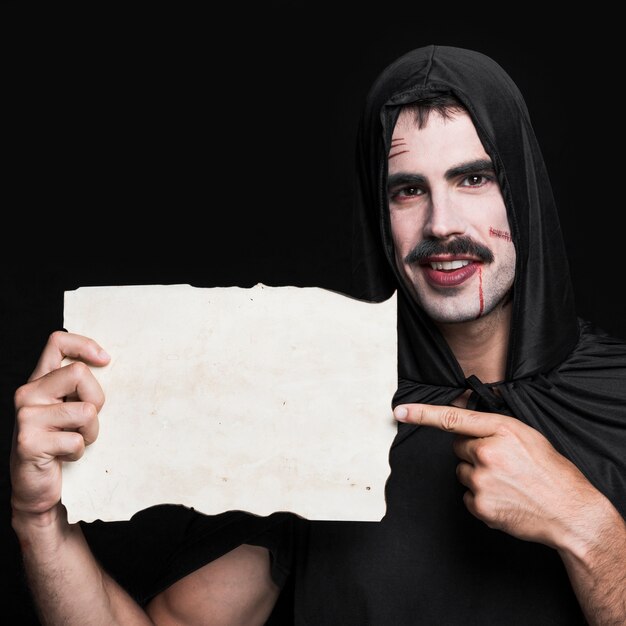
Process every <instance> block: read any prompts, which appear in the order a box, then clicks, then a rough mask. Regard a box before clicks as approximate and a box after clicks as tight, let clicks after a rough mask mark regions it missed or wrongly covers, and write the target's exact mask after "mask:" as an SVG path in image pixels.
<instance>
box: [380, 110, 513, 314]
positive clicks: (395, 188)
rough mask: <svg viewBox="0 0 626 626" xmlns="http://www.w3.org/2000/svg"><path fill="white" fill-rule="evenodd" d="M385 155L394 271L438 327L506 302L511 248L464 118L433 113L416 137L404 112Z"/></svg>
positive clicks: (494, 189) (498, 200)
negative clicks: (387, 154) (439, 324)
mask: <svg viewBox="0 0 626 626" xmlns="http://www.w3.org/2000/svg"><path fill="white" fill-rule="evenodd" d="M391 146H392V147H391V150H390V152H389V179H388V180H389V184H388V197H389V210H390V218H391V229H392V234H393V242H394V247H395V256H396V263H397V265H398V268H399V269H400V272H401V273H402V275H403V277H404V279H405V281H406V283H407V285H408V286H409V288H410V289H411V290H412V292H413V294H414V296H415V298H416V300H417V301H418V303H419V304H420V305H421V306H422V308H423V309H424V310H425V311H426V313H427V314H428V315H429V316H430V317H431V318H432V319H434V320H435V321H436V322H442V323H447V322H465V321H469V320H475V319H477V318H479V317H482V316H484V315H487V314H488V313H490V312H491V311H492V310H493V309H494V308H495V307H496V306H497V305H498V304H499V303H500V302H501V301H502V300H503V299H504V298H505V296H506V295H507V293H508V291H509V290H510V289H511V286H512V285H513V278H514V274H515V248H514V246H513V243H512V240H511V234H510V229H509V223H508V219H507V215H506V207H505V205H504V200H503V198H502V194H501V193H500V186H499V185H498V182H497V180H496V177H495V172H494V170H493V165H492V163H491V159H490V158H489V156H488V155H487V153H486V152H485V149H484V148H483V145H482V143H481V142H480V139H479V138H478V134H477V133H476V129H475V128H474V125H473V123H472V121H471V118H470V117H469V115H468V114H467V113H464V112H458V113H454V114H453V117H451V118H449V119H444V118H443V117H442V116H441V115H439V114H438V113H436V112H432V113H431V115H430V117H429V118H428V123H427V125H426V126H424V127H423V128H421V129H419V128H418V127H417V125H416V123H415V122H414V119H413V116H412V114H411V113H408V112H402V113H401V114H400V117H399V119H398V123H397V124H396V127H395V130H394V133H393V139H392V143H391Z"/></svg>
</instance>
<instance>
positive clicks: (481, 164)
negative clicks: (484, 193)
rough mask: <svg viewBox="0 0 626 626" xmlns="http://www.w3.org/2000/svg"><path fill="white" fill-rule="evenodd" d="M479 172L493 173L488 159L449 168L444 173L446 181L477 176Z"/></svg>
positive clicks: (491, 164)
mask: <svg viewBox="0 0 626 626" xmlns="http://www.w3.org/2000/svg"><path fill="white" fill-rule="evenodd" d="M481 172H495V170H494V168H493V163H492V162H491V161H490V160H489V159H478V160H476V161H469V162H468V163H461V164H460V165H455V166H454V167H451V168H450V169H449V170H448V171H447V172H446V173H445V177H446V180H451V179H452V178H457V177H459V176H468V175H470V174H479V173H481Z"/></svg>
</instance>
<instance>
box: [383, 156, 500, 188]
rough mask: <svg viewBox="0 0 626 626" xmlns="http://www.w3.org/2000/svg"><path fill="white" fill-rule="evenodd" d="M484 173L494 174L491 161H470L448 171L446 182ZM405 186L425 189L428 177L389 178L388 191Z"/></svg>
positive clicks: (401, 175) (406, 176)
mask: <svg viewBox="0 0 626 626" xmlns="http://www.w3.org/2000/svg"><path fill="white" fill-rule="evenodd" d="M482 172H492V173H494V172H495V170H494V167H493V163H492V162H491V161H490V160H489V159H477V160H476V161H468V162H467V163H461V164H459V165H455V166H454V167H451V168H450V169H449V170H447V171H446V173H445V177H446V180H451V179H453V178H457V177H459V176H469V175H470V174H480V173H482ZM404 185H414V186H416V187H423V186H426V185H427V181H426V177H425V176H422V174H412V173H410V172H398V173H397V174H391V175H390V176H389V177H388V178H387V189H394V188H395V187H403V186H404Z"/></svg>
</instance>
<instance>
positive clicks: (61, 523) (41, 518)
mask: <svg viewBox="0 0 626 626" xmlns="http://www.w3.org/2000/svg"><path fill="white" fill-rule="evenodd" d="M11 525H12V526H13V530H14V532H15V534H16V535H17V537H18V539H19V540H20V545H21V546H22V548H24V546H25V545H29V544H31V543H33V542H41V541H44V542H46V543H49V542H52V541H54V540H55V539H57V540H62V539H63V538H64V537H65V535H66V533H67V531H68V530H69V527H70V525H69V524H68V521H67V511H66V509H65V507H64V506H63V505H62V504H61V503H60V502H59V503H58V504H56V505H55V506H53V507H52V508H51V509H49V510H47V511H43V512H41V513H33V512H30V511H23V510H20V509H17V508H15V507H13V509H12V517H11Z"/></svg>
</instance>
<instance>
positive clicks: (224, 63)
mask: <svg viewBox="0 0 626 626" xmlns="http://www.w3.org/2000/svg"><path fill="white" fill-rule="evenodd" d="M50 5H52V3H50ZM50 5H48V6H46V5H44V6H41V7H34V6H32V5H31V6H29V7H25V6H20V5H19V4H18V3H5V4H4V5H2V6H1V7H0V46H1V61H0V62H1V72H2V74H1V81H2V84H1V86H0V89H1V91H0V98H1V102H2V125H1V137H0V139H1V142H0V153H1V154H2V174H1V179H2V191H3V193H2V207H3V211H2V214H3V221H2V223H3V227H2V229H1V231H0V237H1V242H0V251H1V252H0V253H1V259H0V261H1V267H0V276H1V280H2V283H1V285H0V288H1V291H0V294H1V295H0V305H1V309H0V316H1V317H0V320H1V322H2V323H1V325H0V328H1V330H0V333H1V334H0V339H1V341H2V343H1V344H0V348H1V359H0V368H1V369H0V374H1V377H0V385H1V386H0V392H1V396H0V408H1V414H0V425H1V432H0V445H1V452H2V466H1V468H0V486H1V488H2V492H1V502H0V504H1V518H0V522H1V525H2V527H1V533H0V567H1V570H0V575H1V576H3V577H4V578H5V581H4V582H3V583H2V586H1V587H0V593H1V594H2V595H3V596H6V597H3V601H2V603H1V604H0V606H2V607H3V610H4V611H6V612H7V613H8V614H10V611H11V610H13V611H14V613H15V615H16V617H15V619H13V620H12V621H11V623H12V624H25V625H27V624H36V623H37V622H36V620H35V618H34V616H33V613H32V610H31V608H30V605H29V602H28V596H27V594H26V592H25V590H24V587H23V585H22V584H21V581H20V579H19V575H18V562H19V560H18V550H17V545H16V542H15V539H14V536H13V533H12V530H11V528H10V521H9V520H10V515H9V477H8V454H9V449H10V439H11V433H12V426H13V410H12V394H13V391H14V389H15V388H16V387H17V386H18V385H19V384H21V383H22V382H23V381H24V380H25V379H26V378H27V376H28V375H29V373H30V371H31V370H32V368H33V366H34V364H35V361H36V359H37V356H38V354H39V351H40V350H41V347H42V346H43V344H44V343H45V340H46V337H47V335H48V334H49V333H50V332H51V331H52V330H55V329H57V328H61V327H62V299H63V291H64V290H67V289H74V288H76V287H78V286H81V285H109V284H133V283H134V284H143V283H158V284H165V283H189V284H193V285H197V286H207V287H209V286H234V285H238V286H252V285H254V284H255V283H257V282H263V283H265V284H268V285H298V286H321V287H327V288H331V289H338V290H342V288H345V287H347V260H348V255H347V249H348V247H349V236H350V235H349V232H350V230H349V227H350V224H349V217H350V197H351V192H352V185H353V183H354V178H353V153H354V139H355V133H356V122H357V118H358V115H359V112H360V107H361V104H362V101H363V98H364V96H365V94H366V92H367V89H368V87H369V85H370V83H371V81H372V80H373V79H374V78H375V77H376V76H377V74H378V73H379V72H380V71H381V70H382V69H383V68H384V67H385V66H386V65H387V64H388V63H390V62H391V61H392V60H394V59H395V58H396V57H397V56H399V55H400V54H402V53H404V52H406V51H408V50H410V49H412V48H415V47H419V46H422V45H428V44H431V43H437V44H441V45H455V46H462V47H469V48H473V49H476V50H479V51H481V52H484V53H486V54H488V55H489V56H491V57H493V58H494V59H495V60H496V61H498V62H499V63H500V64H501V65H502V66H503V67H504V68H505V69H506V70H507V71H508V72H509V73H510V75H511V76H512V78H513V79H514V80H515V81H516V83H517V84H518V86H519V87H520V89H521V91H522V92H523V93H524V95H525V97H526V101H527V104H528V107H529V110H530V113H531V118H532V120H533V123H534V127H535V131H536V133H537V135H538V138H539V142H540V145H541V146H542V148H543V152H544V157H545V159H546V162H547V166H548V171H549V172H550V176H551V180H552V183H553V187H554V192H555V196H556V199H557V204H558V206H559V210H560V214H561V218H562V227H563V231H564V237H565V241H566V245H567V249H568V253H569V255H570V261H571V269H572V275H573V280H574V286H575V292H576V298H577V303H578V310H579V313H580V314H581V316H582V317H585V318H588V319H591V320H593V321H595V322H596V323H597V324H598V325H599V326H601V327H603V328H604V329H605V330H607V331H609V332H611V333H612V334H614V335H617V336H619V337H622V338H626V315H625V313H626V304H625V302H624V296H623V290H622V285H623V279H622V268H621V259H620V252H621V246H620V243H621V233H620V227H619V225H618V222H620V223H621V220H620V213H621V209H622V206H621V205H622V204H623V201H622V200H621V199H620V198H621V195H622V194H621V191H622V184H621V183H622V181H621V170H620V165H619V162H620V160H621V158H620V157H621V151H622V149H621V146H622V145H623V122H622V121H621V120H620V117H621V116H622V115H623V113H622V108H623V107H622V102H621V100H620V97H619V96H618V95H617V94H616V92H615V91H614V89H615V88H616V86H617V85H619V84H620V82H621V80H622V78H621V76H622V69H621V65H620V63H621V62H620V58H621V57H620V56H619V55H618V54H617V50H618V47H619V45H620V41H621V40H620V37H619V34H616V33H614V32H611V29H612V23H613V22H614V23H615V28H617V26H618V24H619V20H611V18H610V16H603V17H602V18H594V17H589V16H588V15H585V16H580V17H570V16H568V18H567V20H566V23H567V25H566V26H565V25H564V23H561V22H559V21H557V20H554V21H553V22H552V23H550V22H549V21H546V20H545V19H543V17H542V16H540V15H527V14H525V13H524V12H523V11H522V10H521V9H520V8H512V9H511V14H510V17H504V16H502V17H501V18H500V19H497V16H496V17H489V18H488V17H487V15H488V14H489V11H488V10H487V9H485V8H484V7H478V8H472V9H469V8H467V9H465V10H464V11H463V12H461V13H456V12H455V11H454V10H453V9H452V8H450V9H449V10H447V11H446V13H448V14H447V15H445V17H442V16H435V15H434V14H433V15H429V14H428V10H427V9H425V8H424V5H418V4H417V3H415V4H411V3H408V2H407V3H404V2H387V3H376V4H372V5H371V6H370V8H369V9H363V8H362V7H361V6H360V5H359V4H357V3H355V4H353V5H350V4H349V3H334V4H329V5H326V6H325V5H323V4H309V3H307V4H303V3H296V2H272V3H265V4H262V5H257V6H256V8H254V9H250V8H248V7H243V6H240V5H235V4H233V5H230V6H222V7H219V9H218V8H216V9H215V11H214V12H213V11H212V10H209V9H206V8H204V9H202V10H198V9H194V10H192V9H190V8H185V7H182V8H181V7H177V8H172V6H165V7H163V8H154V7H151V6H146V7H145V8H141V9H139V8H136V7H135V8H133V9H129V8H127V7H115V8H111V6H110V5H104V4H103V5H101V6H100V7H98V5H97V4H96V5H94V4H92V3H89V8H86V7H85V6H81V5H78V4H77V5H76V6H72V5H68V4H65V5H64V6H63V7H58V6H50ZM591 41H593V42H594V43H590V42H591ZM616 147H617V155H616V156H615V152H614V150H615V148H616Z"/></svg>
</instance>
